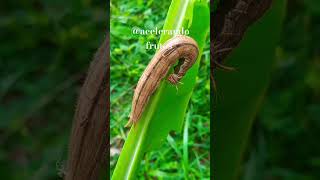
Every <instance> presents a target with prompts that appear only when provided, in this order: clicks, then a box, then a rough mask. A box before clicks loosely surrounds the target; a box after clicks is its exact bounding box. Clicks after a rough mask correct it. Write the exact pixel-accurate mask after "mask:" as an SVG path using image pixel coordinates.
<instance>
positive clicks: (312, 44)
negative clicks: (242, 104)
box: [241, 0, 320, 180]
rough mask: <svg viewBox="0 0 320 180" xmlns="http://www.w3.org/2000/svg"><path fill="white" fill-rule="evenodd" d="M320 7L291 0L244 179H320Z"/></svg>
mask: <svg viewBox="0 0 320 180" xmlns="http://www.w3.org/2000/svg"><path fill="white" fill-rule="evenodd" d="M319 8H320V6H319V1H318V0H305V1H304V0H290V1H288V9H287V16H286V19H285V22H284V26H283V32H282V34H281V41H280V44H279V47H278V49H277V51H276V54H277V64H276V67H275V71H274V73H273V77H272V78H273V79H272V83H271V86H270V87H269V89H268V92H267V95H266V97H265V101H264V103H263V106H262V109H261V111H260V113H259V114H258V117H257V121H255V124H254V127H253V132H252V136H251V138H250V140H249V147H248V149H247V152H246V155H245V159H246V160H245V162H244V164H243V167H242V178H241V179H243V180H256V179H262V180H263V179H279V180H318V179H320V171H319V169H320V144H319V137H320V9H319ZM270 28H272V27H270ZM265 33H266V34H261V35H268V34H267V31H266V32H265Z"/></svg>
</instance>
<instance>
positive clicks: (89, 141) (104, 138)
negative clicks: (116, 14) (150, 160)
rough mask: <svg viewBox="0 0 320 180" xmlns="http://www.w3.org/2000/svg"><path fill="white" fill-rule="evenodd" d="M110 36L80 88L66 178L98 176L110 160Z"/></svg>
mask: <svg viewBox="0 0 320 180" xmlns="http://www.w3.org/2000/svg"><path fill="white" fill-rule="evenodd" d="M109 99H110V98H109V36H108V35H107V38H106V40H105V41H104V42H103V44H102V45H101V47H100V48H99V50H98V51H97V53H96V55H95V57H94V59H93V61H92V62H91V64H90V68H89V71H88V74H87V77H86V80H85V83H84V85H83V87H82V88H81V91H80V96H79V99H78V103H77V106H76V112H75V115H74V121H73V126H72V132H71V136H70V142H69V154H68V162H67V171H66V175H65V179H66V180H96V179H98V178H99V176H100V175H101V172H102V171H104V172H106V171H107V169H106V165H107V163H108V162H109V161H108V159H109V158H108V157H109V155H108V154H107V152H108V146H109V105H110V103H109Z"/></svg>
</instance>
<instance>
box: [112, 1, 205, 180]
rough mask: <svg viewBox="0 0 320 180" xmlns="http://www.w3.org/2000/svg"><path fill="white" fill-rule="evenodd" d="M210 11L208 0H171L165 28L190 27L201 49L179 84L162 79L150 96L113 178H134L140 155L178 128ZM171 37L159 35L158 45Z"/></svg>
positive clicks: (190, 91) (192, 35)
mask: <svg viewBox="0 0 320 180" xmlns="http://www.w3.org/2000/svg"><path fill="white" fill-rule="evenodd" d="M209 25H210V12H209V6H208V4H207V2H203V1H199V0H198V1H192V0H173V1H172V3H171V6H170V8H169V11H168V14H167V18H166V22H165V25H164V29H166V30H175V29H181V28H182V27H184V29H189V32H190V34H189V35H188V36H190V37H192V38H193V39H194V40H195V41H197V43H198V46H199V49H200V52H199V57H198V59H197V62H196V63H195V64H194V65H193V67H192V68H191V69H189V71H188V72H187V74H186V75H185V77H184V78H183V79H182V84H180V85H178V90H177V89H176V87H175V86H172V85H170V84H169V83H168V82H167V81H165V80H164V81H162V83H161V84H160V86H159V87H158V89H157V91H156V92H155V94H154V95H153V96H152V97H151V98H150V101H149V103H148V105H147V106H146V108H145V111H144V113H143V114H142V117H141V119H140V120H139V123H137V125H136V126H133V127H132V128H131V129H130V132H129V134H128V137H127V139H126V142H125V144H124V147H123V149H122V151H121V154H120V157H119V159H118V162H117V165H116V168H115V171H114V173H113V176H112V179H114V180H117V179H134V177H135V172H136V170H137V168H138V167H139V164H140V161H141V159H142V157H143V155H144V154H145V153H146V152H148V151H150V150H152V149H154V148H157V147H159V146H160V145H161V143H162V142H163V141H164V140H166V137H167V135H168V133H169V132H170V131H173V130H174V131H179V132H180V131H181V129H182V124H183V120H184V117H185V112H186V109H187V106H188V102H189V100H190V97H191V94H192V91H193V88H194V86H195V83H196V76H197V73H198V68H199V62H200V58H201V54H202V50H203V47H204V45H205V42H206V37H207V35H208V32H209ZM169 38H171V36H170V35H168V34H166V35H164V34H162V35H161V38H160V42H159V43H161V44H163V43H164V42H165V41H167V40H168V39H169Z"/></svg>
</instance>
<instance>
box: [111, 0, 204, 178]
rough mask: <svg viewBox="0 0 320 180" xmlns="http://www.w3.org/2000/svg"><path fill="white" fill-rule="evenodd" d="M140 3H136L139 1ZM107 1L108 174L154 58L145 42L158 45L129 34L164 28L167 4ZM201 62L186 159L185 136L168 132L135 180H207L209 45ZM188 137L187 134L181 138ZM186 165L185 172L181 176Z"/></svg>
mask: <svg viewBox="0 0 320 180" xmlns="http://www.w3.org/2000/svg"><path fill="white" fill-rule="evenodd" d="M137 2H138V3H137ZM137 2H136V1H127V0H123V1H111V20H110V28H111V30H110V36H111V38H110V43H111V44H110V49H111V65H110V68H111V89H110V90H111V110H110V111H111V116H110V118H111V119H110V121H111V127H110V129H111V132H110V137H111V161H110V166H111V170H110V174H112V172H113V170H114V168H115V164H116V161H117V159H118V157H119V153H120V151H121V148H122V146H123V142H124V140H125V138H126V133H127V131H128V129H125V128H124V125H125V124H126V123H127V121H128V115H129V112H130V108H131V101H132V96H133V91H134V86H135V84H136V83H137V82H138V80H139V77H140V75H141V74H142V72H143V70H144V69H145V67H146V65H147V64H148V63H149V61H150V59H151V58H152V56H153V55H154V52H155V50H154V49H153V50H146V47H145V44H146V43H147V42H151V43H157V42H158V40H159V37H160V36H156V35H150V36H143V35H132V33H131V30H132V28H135V27H137V28H141V29H154V28H155V27H157V28H158V29H162V27H163V24H164V20H165V18H166V14H167V11H168V8H169V5H170V1H164V0H163V1H152V0H151V1H146V2H145V3H142V1H137ZM203 54H204V56H203V58H202V59H201V62H200V63H201V64H200V70H199V76H198V79H197V83H196V84H197V85H196V87H195V90H194V93H193V95H192V98H191V101H190V104H189V107H190V108H189V110H188V119H190V125H189V128H188V136H187V137H188V139H187V141H188V149H189V152H188V153H189V159H187V160H186V159H183V158H184V157H183V154H184V153H182V152H183V151H185V150H184V149H183V148H186V147H184V144H183V134H182V133H171V134H170V135H169V136H168V138H167V142H166V143H165V144H164V145H162V146H161V147H160V148H159V149H157V150H155V151H152V152H151V153H148V154H147V156H145V158H144V159H143V161H142V163H141V165H140V168H139V172H138V176H139V177H140V178H142V179H144V178H145V179H154V178H156V177H157V178H159V179H161V178H164V179H167V178H169V177H170V178H172V179H183V178H184V176H189V178H191V179H205V178H208V177H209V176H210V168H209V164H210V159H209V148H210V129H209V127H210V120H209V117H210V113H209V106H208V105H209V101H210V97H209V91H210V87H209V84H210V83H209V67H210V66H209V65H210V61H209V58H210V56H209V41H208V43H207V46H206V48H205V49H204V53H203ZM185 137H186V136H185ZM184 163H188V168H189V169H188V171H189V173H188V174H187V175H185V174H184V173H185V169H184V168H183V167H184V166H185V164H184Z"/></svg>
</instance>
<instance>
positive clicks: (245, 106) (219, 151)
mask: <svg viewBox="0 0 320 180" xmlns="http://www.w3.org/2000/svg"><path fill="white" fill-rule="evenodd" d="M284 11H285V1H284V0H281V1H274V3H273V5H272V7H271V9H270V10H269V11H268V12H266V14H265V16H264V17H263V18H262V19H260V20H259V21H258V22H256V23H255V24H254V25H252V27H250V28H249V30H248V32H247V33H246V34H245V37H244V39H243V40H242V42H241V43H240V45H239V47H237V48H236V49H235V50H234V52H233V53H232V54H231V56H230V57H229V58H228V59H227V60H226V62H227V65H228V66H232V67H235V68H236V69H237V70H236V71H234V72H223V71H217V72H216V77H215V78H216V83H217V87H218V89H217V94H215V97H216V99H215V100H214V102H213V103H214V104H215V107H214V108H215V109H214V114H213V117H214V122H215V123H214V124H213V126H214V128H213V136H212V137H213V139H212V140H211V142H213V145H214V146H213V147H214V148H213V152H212V153H213V169H214V172H215V174H214V175H213V176H214V177H215V179H219V180H233V179H236V177H237V176H238V173H239V172H238V171H239V167H240V162H241V157H242V154H243V152H244V150H245V147H246V141H247V137H248V135H249V133H250V129H251V126H252V123H253V120H254V118H255V116H256V114H257V111H258V110H259V106H260V104H261V102H262V100H263V97H264V94H265V91H266V88H267V87H268V83H269V79H270V76H271V73H272V69H273V66H274V63H275V57H274V55H275V48H276V46H277V43H278V40H279V34H280V30H281V25H282V19H283V17H284Z"/></svg>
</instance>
